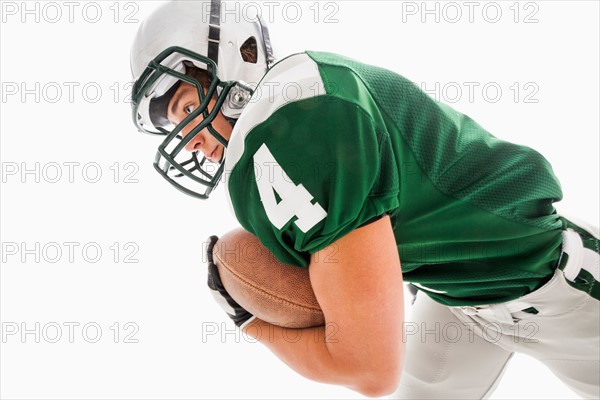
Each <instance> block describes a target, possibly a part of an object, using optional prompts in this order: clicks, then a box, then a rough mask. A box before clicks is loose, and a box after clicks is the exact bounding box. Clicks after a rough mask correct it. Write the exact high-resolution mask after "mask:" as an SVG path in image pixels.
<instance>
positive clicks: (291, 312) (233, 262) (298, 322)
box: [213, 228, 325, 328]
mask: <svg viewBox="0 0 600 400" xmlns="http://www.w3.org/2000/svg"><path fill="white" fill-rule="evenodd" d="M213 258H214V262H215V264H216V266H217V268H218V270H219V274H220V275H221V281H222V282H223V286H225V289H227V292H229V294H230V295H231V297H233V299H234V300H235V301H237V302H238V303H239V304H240V305H241V306H242V307H244V308H245V309H246V310H248V311H249V312H250V313H251V314H253V315H255V316H256V317H258V318H259V319H261V320H263V321H266V322H269V323H271V324H274V325H279V326H283V327H286V328H309V327H313V326H321V325H324V324H325V317H324V316H323V312H322V311H321V307H320V306H319V303H318V302H317V298H316V297H315V294H314V292H313V290H312V286H311V284H310V278H309V274H308V268H298V267H294V266H292V265H286V264H283V263H282V262H281V261H279V260H277V258H275V256H274V255H273V254H272V253H271V252H270V251H269V250H268V249H267V248H266V247H264V246H263V245H262V244H261V242H260V241H259V240H258V238H256V236H254V235H252V234H251V233H249V232H247V231H245V230H244V229H241V228H238V229H235V230H233V231H231V232H228V233H226V234H225V235H223V236H221V238H220V239H219V240H218V241H217V243H216V244H215V247H214V249H213Z"/></svg>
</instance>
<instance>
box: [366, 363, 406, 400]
mask: <svg viewBox="0 0 600 400" xmlns="http://www.w3.org/2000/svg"><path fill="white" fill-rule="evenodd" d="M400 375H401V371H400V370H399V369H392V370H389V369H388V370H386V371H379V372H378V373H373V372H369V373H367V374H365V377H364V378H363V381H362V382H361V384H360V385H358V386H357V387H356V391H357V392H359V393H360V394H362V395H363V396H366V397H383V396H388V395H390V394H392V393H394V392H395V391H396V389H397V388H398V385H399V384H400Z"/></svg>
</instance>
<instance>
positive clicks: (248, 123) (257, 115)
mask: <svg viewBox="0 0 600 400" xmlns="http://www.w3.org/2000/svg"><path fill="white" fill-rule="evenodd" d="M324 94H325V87H324V84H323V79H322V78H321V75H320V73H319V68H318V66H317V64H316V63H315V62H314V60H313V59H312V58H310V57H309V56H308V55H307V54H306V53H300V54H294V55H291V56H289V57H287V58H285V59H283V60H281V61H280V62H278V63H277V64H275V65H274V66H273V67H272V68H271V69H270V70H269V71H268V72H267V74H266V75H265V76H264V78H263V79H262V81H261V82H260V83H259V85H258V86H257V88H256V90H255V91H254V94H253V95H252V97H251V98H250V101H249V103H248V105H247V106H246V107H245V108H244V111H243V112H242V114H241V115H240V118H239V119H238V121H237V122H236V124H235V127H234V128H233V131H232V133H231V137H230V138H229V144H228V146H227V152H226V158H225V168H224V176H225V179H226V181H225V182H224V183H225V185H224V186H225V192H226V196H227V199H228V200H229V203H230V204H229V205H230V207H231V209H232V210H233V206H232V204H231V198H230V196H229V182H228V181H227V179H228V178H229V177H230V176H231V171H232V170H233V168H234V167H235V166H236V164H237V163H238V161H239V160H240V158H241V157H242V155H243V154H244V150H245V149H244V146H245V141H246V137H247V136H248V134H249V133H250V132H251V131H252V130H253V129H254V128H255V127H256V126H257V125H259V124H260V123H262V122H264V121H266V120H267V119H268V118H269V117H270V116H271V115H273V113H275V112H276V111H277V110H278V109H280V108H281V107H283V106H285V105H286V104H290V103H293V102H296V101H300V100H304V99H308V98H311V97H316V96H319V95H324Z"/></svg>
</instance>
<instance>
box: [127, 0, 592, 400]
mask: <svg viewBox="0 0 600 400" xmlns="http://www.w3.org/2000/svg"><path fill="white" fill-rule="evenodd" d="M206 5H208V7H207V6H206ZM220 6H221V4H220V3H219V1H217V0H213V1H212V2H210V3H200V2H189V1H182V2H169V3H166V4H165V5H163V6H161V7H160V8H158V9H157V10H156V11H155V12H154V13H152V14H151V15H150V16H149V17H148V18H147V19H146V20H145V21H144V22H143V23H142V25H141V26H140V28H139V31H138V33H137V36H136V38H135V41H134V44H133V47H132V52H131V63H132V70H133V75H134V79H135V85H134V89H133V119H134V123H135V124H136V126H137V127H138V129H139V130H141V131H144V132H147V133H150V134H155V135H163V136H164V141H163V142H162V144H161V145H160V146H159V148H158V152H157V154H156V158H155V162H154V167H155V169H156V170H157V171H158V173H160V174H161V175H162V176H163V177H164V178H165V179H166V180H167V181H169V182H170V183H171V184H172V185H174V186H175V187H176V188H178V189H179V190H181V191H183V192H185V193H186V194H189V195H191V196H195V197H198V198H201V199H206V198H208V197H209V196H210V193H211V192H212V191H213V190H214V188H215V186H216V185H217V184H218V183H219V182H220V181H222V185H223V186H224V187H225V190H226V193H227V198H228V201H229V202H230V206H231V207H232V209H233V211H234V213H235V216H236V217H237V219H238V221H239V223H240V224H241V225H242V226H243V227H244V228H245V229H246V230H248V231H249V232H251V233H252V234H254V235H256V236H257V237H258V238H259V240H260V241H261V242H262V243H263V244H264V245H265V246H266V247H267V248H269V250H271V251H272V252H273V254H274V255H275V256H276V257H277V258H278V259H279V260H281V261H282V262H285V263H287V264H291V265H295V266H298V267H302V268H309V271H310V279H311V283H312V285H313V289H314V292H315V295H316V296H317V299H318V301H319V304H320V305H321V307H322V310H323V312H324V314H325V318H326V321H333V322H334V323H335V327H336V340H335V341H327V340H324V338H325V337H326V335H325V333H326V332H325V327H320V328H310V329H305V330H303V332H302V333H303V334H302V335H300V340H298V341H295V342H293V343H292V342H290V341H287V340H285V338H286V337H289V336H286V335H285V334H284V333H285V329H286V328H282V327H275V326H269V324H267V323H266V322H264V321H261V320H259V319H257V318H255V317H253V316H252V315H251V314H250V313H249V312H248V311H246V310H244V309H243V308H242V307H241V306H239V304H238V303H237V302H236V301H235V299H232V298H231V296H229V294H228V293H227V291H226V290H225V289H224V287H223V285H222V284H221V281H220V278H219V275H218V271H217V269H216V268H215V266H214V264H213V263H212V246H214V243H215V241H216V239H217V238H216V237H211V238H210V246H209V251H208V256H209V279H208V283H209V287H210V288H211V289H212V290H213V292H214V293H215V295H216V296H217V298H218V299H219V300H220V302H221V304H222V305H223V307H224V309H225V310H226V311H227V312H228V314H229V315H230V317H231V318H232V319H233V321H234V322H235V324H236V325H237V326H239V327H240V328H241V329H243V330H244V332H246V333H247V334H249V335H254V336H256V337H258V338H259V340H260V341H261V342H263V343H264V344H265V345H266V346H268V347H269V348H270V349H271V350H272V351H273V352H274V353H275V354H276V355H278V356H279V357H280V358H281V359H282V360H283V361H284V362H285V363H286V364H288V365H289V366H290V367H292V368H294V369H295V370H296V371H298V372H299V373H301V374H302V375H304V376H306V377H308V378H310V379H314V380H316V381H319V382H324V383H331V384H337V385H343V386H346V387H348V388H351V389H353V390H356V391H358V392H360V393H362V394H365V395H367V396H381V395H386V394H390V393H392V392H394V391H396V393H395V396H396V397H399V398H411V399H413V398H482V397H486V396H489V395H490V393H491V392H492V391H493V389H494V387H495V386H496V384H497V383H498V381H499V379H500V376H501V375H502V373H503V371H504V369H505V367H506V365H507V364H508V361H509V360H510V358H511V356H512V354H513V353H514V352H522V353H525V354H528V355H530V356H533V357H535V358H537V359H539V360H540V361H542V362H543V363H544V364H545V365H546V366H548V368H550V369H551V370H552V371H553V372H554V373H555V374H556V375H557V376H558V378H560V379H561V380H562V381H563V382H564V383H565V384H566V385H568V386H569V387H570V388H572V389H573V390H574V391H575V392H577V393H578V394H580V395H581V396H584V397H590V398H591V397H597V396H598V393H599V392H598V391H599V384H598V379H599V378H598V377H599V375H600V371H599V359H598V358H599V357H598V355H599V341H598V334H599V333H598V318H599V315H600V308H599V301H598V297H599V296H598V294H599V292H600V290H599V287H598V280H599V272H598V269H599V258H598V232H597V230H594V228H593V227H586V226H584V224H581V223H575V222H574V221H571V220H569V219H567V218H564V217H562V216H559V215H557V213H556V210H555V208H554V206H553V203H554V202H556V201H558V200H560V199H561V197H562V193H561V188H560V185H559V182H558V180H557V179H556V177H555V176H554V174H553V172H552V169H551V166H550V165H549V163H548V162H547V161H546V160H545V159H544V157H542V156H541V155H540V154H539V153H537V152H536V151H534V150H532V149H531V148H528V147H525V146H520V145H515V144H512V143H508V142H505V141H502V140H500V139H497V138H496V137H494V136H492V135H491V134H490V133H488V132H487V131H486V130H485V129H484V128H482V127H481V126H480V125H478V124H477V123H476V122H475V121H473V120H472V119H471V118H469V117H468V116H466V115H463V114H461V113H459V112H457V111H455V110H454V109H452V108H451V107H449V106H447V105H445V104H442V103H440V102H437V101H435V100H433V99H432V98H430V97H429V96H428V95H427V94H425V93H424V92H423V91H421V90H420V89H419V88H418V87H417V86H416V85H414V84H413V83H412V82H410V81H409V80H407V79H405V78H404V77H402V76H401V75H398V74H397V73H394V72H392V71H388V70H385V69H382V68H378V67H375V66H371V65H367V64H364V63H361V62H359V61H355V60H352V59H349V58H346V57H343V56H341V55H336V54H330V53H323V52H318V51H306V52H302V53H298V54H292V55H289V56H287V57H285V58H282V59H281V60H279V61H278V62H275V59H274V56H273V52H272V49H271V44H270V40H269V36H268V31H267V29H266V26H265V25H264V24H263V23H262V21H261V20H260V18H257V19H256V20H255V21H247V20H245V19H244V18H242V19H239V20H236V19H235V18H222V16H221V13H220ZM332 251H335V261H336V262H328V260H329V259H330V258H328V257H326V255H327V254H330V253H331V252H332ZM403 281H406V282H410V283H411V284H412V285H413V286H412V287H413V288H418V290H419V292H422V293H420V294H419V295H418V296H417V298H416V302H415V304H414V313H413V314H414V319H413V321H411V322H410V324H404V316H403ZM415 327H416V329H425V330H429V331H430V332H431V330H435V329H438V330H440V329H445V328H447V327H455V329H456V333H455V334H453V335H450V336H451V337H450V336H449V335H448V334H447V333H448V331H446V334H443V333H444V332H443V331H442V332H438V333H437V334H433V335H429V336H425V337H423V336H422V335H421V334H417V335H415V334H413V333H414V331H412V330H411V329H412V328H415ZM528 327H529V329H528ZM267 328H268V329H270V330H271V331H272V332H273V331H274V332H275V333H276V334H275V335H272V336H271V335H269V339H267V338H266V337H265V335H263V336H262V338H260V335H258V334H257V332H259V331H265V329H267ZM408 328H411V329H408ZM532 329H533V330H535V332H533V331H532ZM532 332H533V333H532ZM440 333H442V335H440ZM293 336H294V337H297V335H296V333H294V334H293ZM316 337H320V338H321V340H315V338H316ZM273 338H274V340H273ZM405 342H406V346H404V343H405ZM540 384H541V383H540Z"/></svg>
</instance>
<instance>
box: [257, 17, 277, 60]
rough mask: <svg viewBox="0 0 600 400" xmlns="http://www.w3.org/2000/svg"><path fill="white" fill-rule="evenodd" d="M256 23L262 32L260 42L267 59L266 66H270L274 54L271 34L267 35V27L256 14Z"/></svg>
mask: <svg viewBox="0 0 600 400" xmlns="http://www.w3.org/2000/svg"><path fill="white" fill-rule="evenodd" d="M258 25H260V32H261V33H262V39H263V40H262V42H263V47H264V49H265V57H266V61H267V68H271V66H272V65H273V63H275V56H274V55H273V46H272V45H271V36H270V35H269V29H268V28H267V26H266V25H265V23H264V22H263V19H262V17H261V16H260V15H258Z"/></svg>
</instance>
